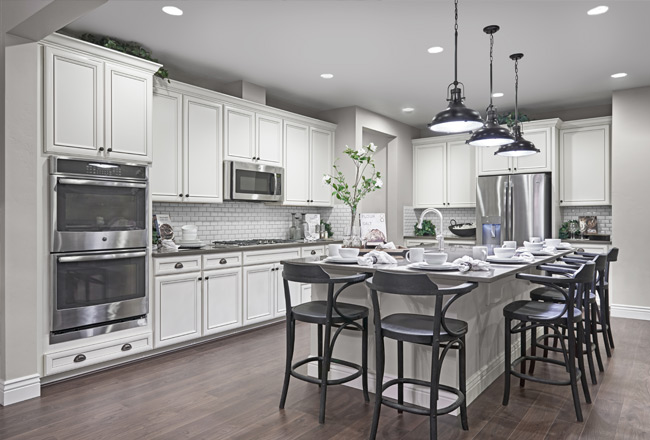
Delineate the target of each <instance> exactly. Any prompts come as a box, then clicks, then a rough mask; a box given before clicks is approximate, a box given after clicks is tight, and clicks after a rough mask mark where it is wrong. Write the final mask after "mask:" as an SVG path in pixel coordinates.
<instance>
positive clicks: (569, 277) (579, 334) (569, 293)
mask: <svg viewBox="0 0 650 440" xmlns="http://www.w3.org/2000/svg"><path fill="white" fill-rule="evenodd" d="M540 269H542V270H547V268H546V267H545V266H540ZM548 269H550V270H556V269H553V267H552V266H551V267H548ZM556 271H557V272H560V270H559V269H557V270H556ZM594 272H595V264H594V263H586V264H584V265H582V266H581V267H580V268H578V270H576V271H575V272H573V271H570V270H569V271H568V272H566V273H565V274H564V275H560V276H559V277H554V276H545V275H533V274H527V273H519V274H517V275H516V276H517V278H519V279H522V280H528V281H530V282H532V283H536V284H541V285H543V286H546V287H549V288H552V289H555V290H556V291H557V292H559V293H560V294H561V295H562V296H563V297H564V302H563V303H561V304H558V303H554V302H541V301H525V300H521V301H514V302H512V303H510V304H508V305H507V306H505V307H504V308H503V316H504V317H505V319H506V327H505V375H504V377H505V387H504V391H503V405H508V400H509V398H510V376H511V375H513V376H516V377H518V378H519V379H520V386H522V387H523V386H524V384H525V381H526V380H531V381H534V382H539V383H544V384H548V385H569V386H571V392H572V394H573V406H574V407H575V412H576V417H577V419H578V421H579V422H582V421H583V418H582V408H581V407H580V398H579V396H578V379H580V381H581V382H582V391H583V393H584V395H585V399H586V401H587V403H591V396H590V395H589V387H588V385H587V380H586V376H585V366H584V358H583V352H582V348H583V338H584V328H583V326H582V317H583V314H582V310H581V309H580V307H581V304H580V303H581V302H582V295H580V294H578V291H579V290H580V289H582V288H584V285H585V284H589V283H591V282H592V281H593V278H594ZM564 286H567V287H564ZM513 320H517V321H519V323H518V324H516V325H515V326H514V327H513V326H512V321H513ZM538 327H549V328H550V329H552V330H554V332H555V334H556V335H557V337H558V338H559V341H560V346H561V349H562V355H563V358H564V362H563V361H561V360H558V359H553V358H545V357H538V356H534V355H533V354H532V353H531V355H527V354H526V332H527V331H528V330H531V331H532V332H533V334H535V332H536V330H537V328H538ZM561 327H565V328H566V332H567V339H568V343H567V344H566V345H565V343H564V338H562V336H561V334H560V328H561ZM516 333H519V334H520V337H521V355H520V356H519V357H518V358H517V359H515V360H514V362H513V361H512V360H511V357H512V355H511V350H512V348H511V347H512V335H513V334H516ZM533 341H534V338H533ZM576 357H577V358H578V368H579V369H578V370H576V365H575V358H576ZM526 361H537V362H546V363H550V364H554V365H559V366H563V367H565V368H566V370H567V371H568V373H569V379H568V380H552V379H546V378H542V377H534V376H532V375H530V374H526ZM519 364H521V371H520V372H518V371H516V370H515V368H516V367H517V365H519Z"/></svg>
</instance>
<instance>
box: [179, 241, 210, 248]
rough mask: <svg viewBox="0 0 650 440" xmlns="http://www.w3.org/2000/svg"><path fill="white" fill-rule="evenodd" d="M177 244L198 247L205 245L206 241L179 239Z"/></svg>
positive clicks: (184, 246)
mask: <svg viewBox="0 0 650 440" xmlns="http://www.w3.org/2000/svg"><path fill="white" fill-rule="evenodd" d="M176 244H177V245H178V246H179V247H182V248H191V249H197V248H201V247H203V246H205V245H206V242H205V241H201V240H187V241H183V240H177V241H176Z"/></svg>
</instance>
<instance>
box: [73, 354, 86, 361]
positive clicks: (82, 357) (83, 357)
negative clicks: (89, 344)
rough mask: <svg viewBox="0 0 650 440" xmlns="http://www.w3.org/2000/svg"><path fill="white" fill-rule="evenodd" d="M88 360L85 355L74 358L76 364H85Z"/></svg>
mask: <svg viewBox="0 0 650 440" xmlns="http://www.w3.org/2000/svg"><path fill="white" fill-rule="evenodd" d="M85 360H86V355H85V354H78V355H76V356H75V357H74V361H75V362H77V363H78V362H83V361H85Z"/></svg>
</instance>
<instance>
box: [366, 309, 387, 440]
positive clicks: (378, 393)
mask: <svg viewBox="0 0 650 440" xmlns="http://www.w3.org/2000/svg"><path fill="white" fill-rule="evenodd" d="M378 325H381V324H380V323H378V322H375V326H378ZM375 350H376V351H377V353H375V362H376V365H375V369H376V372H375V374H376V376H375V409H374V411H373V413H372V427H371V429H370V440H374V439H375V437H377V428H378V427H379V414H380V412H381V402H382V395H383V385H384V361H385V359H384V338H383V336H382V335H381V331H380V330H379V329H377V328H376V331H375Z"/></svg>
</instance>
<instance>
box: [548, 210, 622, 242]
mask: <svg viewBox="0 0 650 440" xmlns="http://www.w3.org/2000/svg"><path fill="white" fill-rule="evenodd" d="M560 212H561V214H562V222H567V221H569V220H578V218H579V217H582V216H594V215H595V216H596V217H597V218H598V233H599V234H609V235H612V207H611V206H563V207H561V208H560Z"/></svg>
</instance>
